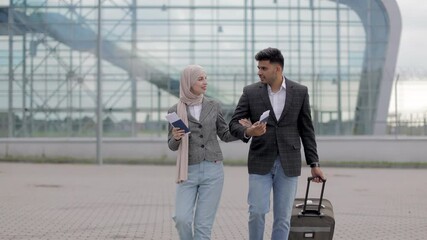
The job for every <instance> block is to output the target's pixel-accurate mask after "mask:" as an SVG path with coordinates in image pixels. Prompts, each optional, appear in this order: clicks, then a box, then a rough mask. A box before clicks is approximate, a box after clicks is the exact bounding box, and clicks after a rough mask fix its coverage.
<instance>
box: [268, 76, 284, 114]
mask: <svg viewBox="0 0 427 240" xmlns="http://www.w3.org/2000/svg"><path fill="white" fill-rule="evenodd" d="M267 90H268V97H269V98H270V102H271V106H272V107H273V112H274V115H276V119H277V121H279V118H280V116H281V115H282V112H283V108H284V107H285V101H286V82H285V78H283V82H282V86H280V89H279V91H277V92H275V93H274V92H273V91H271V87H270V85H267Z"/></svg>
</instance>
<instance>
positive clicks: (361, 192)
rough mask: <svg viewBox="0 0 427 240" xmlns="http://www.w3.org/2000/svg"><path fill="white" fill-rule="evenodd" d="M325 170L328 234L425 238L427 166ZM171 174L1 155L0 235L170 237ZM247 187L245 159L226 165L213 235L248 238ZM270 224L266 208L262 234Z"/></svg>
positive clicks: (220, 239) (167, 169)
mask: <svg viewBox="0 0 427 240" xmlns="http://www.w3.org/2000/svg"><path fill="white" fill-rule="evenodd" d="M323 170H324V172H325V173H326V174H327V177H328V182H327V185H326V190H325V198H327V199H329V200H331V201H332V203H333V206H334V212H335V218H336V227H335V235H334V239H343V240H348V239H387V240H390V239H396V240H402V239H420V240H421V239H426V236H427V217H426V216H427V204H426V199H427V187H426V181H425V176H427V170H426V169H360V168H324V169H323ZM309 172H310V170H309V168H304V169H303V175H302V176H301V177H300V179H299V186H298V193H297V196H298V197H302V196H303V195H304V191H305V187H306V177H307V176H308V174H309ZM174 175H175V170H174V167H173V166H151V165H102V166H98V165H79V164H29V163H25V164H18V163H0V239H4V240H12V239H13V240H18V239H25V240H27V239H31V240H32V239H52V240H59V239H72V240H80V239H82V240H83V239H145V240H176V239H178V237H177V233H176V230H175V227H174V223H173V221H172V218H171V217H172V215H173V211H174V194H175V184H174ZM247 189H248V175H247V170H246V167H231V166H225V185H224V191H223V195H222V199H221V204H220V208H219V210H218V214H217V217H216V221H215V225H214V228H213V233H212V239H215V240H224V239H230V240H231V239H239V240H242V239H248V233H247V232H248V231H247V218H248V213H247V204H246V195H247ZM312 189H313V191H312V194H313V196H315V195H316V194H318V192H319V190H320V185H313V186H312ZM271 226H272V214H271V213H269V214H268V215H267V219H266V233H265V239H270V232H271Z"/></svg>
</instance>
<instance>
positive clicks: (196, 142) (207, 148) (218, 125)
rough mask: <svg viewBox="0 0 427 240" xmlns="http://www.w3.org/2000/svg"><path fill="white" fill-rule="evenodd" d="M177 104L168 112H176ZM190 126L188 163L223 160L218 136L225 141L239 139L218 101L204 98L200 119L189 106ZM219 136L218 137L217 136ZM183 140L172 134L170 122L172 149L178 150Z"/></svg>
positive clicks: (169, 136)
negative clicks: (233, 132)
mask: <svg viewBox="0 0 427 240" xmlns="http://www.w3.org/2000/svg"><path fill="white" fill-rule="evenodd" d="M176 108H177V105H176V104H175V105H174V106H172V107H171V108H170V109H169V110H168V113H170V112H176ZM187 113H188V125H189V126H188V127H189V128H190V131H191V133H190V136H189V150H188V155H189V156H188V164H190V165H191V164H196V163H200V162H201V161H203V160H207V161H222V160H223V159H224V158H223V155H222V151H221V148H220V146H219V142H218V137H219V138H220V139H221V140H222V141H224V142H231V141H235V140H238V138H236V137H233V136H232V135H231V134H230V131H229V129H228V124H227V123H226V122H225V120H224V117H223V115H222V111H221V106H220V104H219V103H218V102H217V101H214V100H212V99H209V98H206V97H204V98H203V102H202V111H201V113H200V118H199V119H200V121H197V120H196V119H195V118H194V117H193V116H192V115H191V114H190V111H189V110H188V108H187ZM217 136H218V137H217ZM180 143H181V140H179V141H177V140H175V138H173V135H172V126H171V125H170V124H169V134H168V145H169V148H170V149H171V150H172V151H176V150H178V147H179V145H180Z"/></svg>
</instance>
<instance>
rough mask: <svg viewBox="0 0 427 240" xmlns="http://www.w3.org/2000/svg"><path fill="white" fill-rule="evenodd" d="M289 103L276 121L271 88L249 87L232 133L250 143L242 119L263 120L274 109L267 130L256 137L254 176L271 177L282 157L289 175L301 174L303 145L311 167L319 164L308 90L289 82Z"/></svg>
mask: <svg viewBox="0 0 427 240" xmlns="http://www.w3.org/2000/svg"><path fill="white" fill-rule="evenodd" d="M285 81H286V102H285V107H284V109H283V112H282V115H281V116H280V119H276V116H275V114H274V112H273V107H272V106H271V103H270V98H269V97H268V90H267V85H266V84H263V83H261V82H258V83H254V84H251V85H248V86H246V87H245V88H244V89H243V94H242V96H241V97H240V100H239V103H238V104H237V107H236V109H235V111H234V114H233V117H232V119H231V121H230V131H231V134H232V135H234V136H236V137H238V138H239V139H241V140H243V141H244V142H248V141H249V140H248V139H246V138H245V137H244V131H245V129H246V128H245V127H244V126H242V125H240V124H239V122H238V121H239V119H242V118H249V119H250V120H251V122H253V123H254V122H256V121H258V120H259V117H260V116H261V114H262V113H263V112H264V111H266V110H270V116H269V119H268V122H267V131H266V133H265V134H264V135H262V136H259V137H252V141H251V145H250V148H249V155H248V171H249V173H250V174H267V173H268V172H269V171H270V170H271V168H272V167H273V163H274V161H275V159H276V158H277V155H280V159H281V163H282V167H283V170H284V172H285V174H286V176H290V177H291V176H299V175H301V142H302V144H303V146H304V154H305V157H306V162H307V164H310V163H313V162H318V161H319V158H318V155H317V146H316V140H315V133H314V128H313V123H312V120H311V113H310V103H309V97H308V90H307V87H305V86H303V85H301V84H298V83H296V82H293V81H291V80H289V79H286V80H285Z"/></svg>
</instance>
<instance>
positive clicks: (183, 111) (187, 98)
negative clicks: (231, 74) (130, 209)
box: [176, 65, 206, 183]
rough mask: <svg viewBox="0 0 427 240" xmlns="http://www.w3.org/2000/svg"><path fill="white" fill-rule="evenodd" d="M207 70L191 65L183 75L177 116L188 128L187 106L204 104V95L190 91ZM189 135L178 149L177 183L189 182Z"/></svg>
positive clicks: (186, 135)
mask: <svg viewBox="0 0 427 240" xmlns="http://www.w3.org/2000/svg"><path fill="white" fill-rule="evenodd" d="M205 74H206V72H205V70H204V69H203V68H202V67H201V66H199V65H189V66H187V67H186V68H185V69H184V70H183V71H182V73H181V82H180V85H179V102H178V105H177V114H178V116H179V117H180V118H181V119H182V121H184V123H185V124H186V125H187V126H188V117H187V106H191V105H197V104H200V103H202V101H203V94H201V95H195V94H193V93H192V92H191V91H190V89H191V86H193V85H194V84H195V83H196V82H197V79H198V78H199V77H200V76H203V75H205ZM188 141H189V139H188V134H185V135H184V137H182V140H181V144H180V145H179V148H178V157H177V161H176V168H177V183H181V182H183V181H185V180H187V177H188V176H187V175H188V174H187V173H188Z"/></svg>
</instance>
